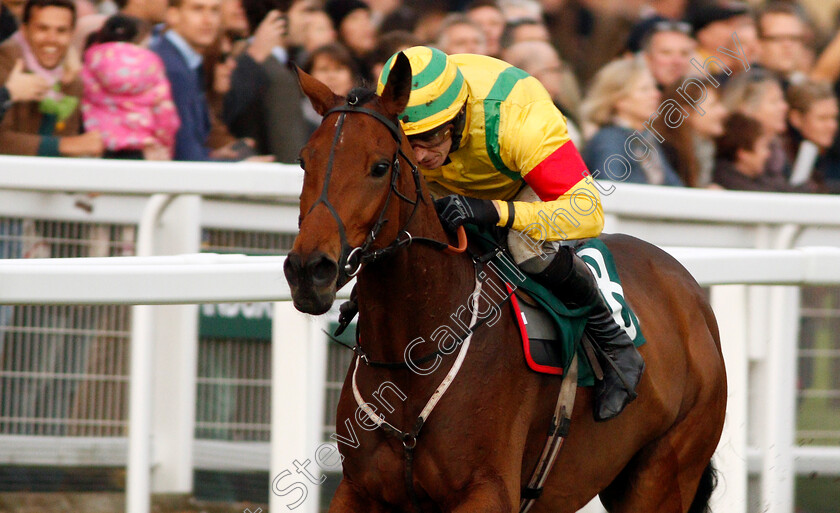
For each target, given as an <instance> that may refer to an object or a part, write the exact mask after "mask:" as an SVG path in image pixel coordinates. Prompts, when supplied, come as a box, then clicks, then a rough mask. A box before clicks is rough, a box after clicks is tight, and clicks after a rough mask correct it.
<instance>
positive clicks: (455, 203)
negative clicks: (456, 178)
mask: <svg viewBox="0 0 840 513" xmlns="http://www.w3.org/2000/svg"><path fill="white" fill-rule="evenodd" d="M435 210H437V213H438V217H440V221H441V222H442V223H443V227H444V228H446V229H447V230H448V231H450V232H454V231H456V230H457V229H458V227H459V226H461V225H462V224H466V223H470V224H474V225H476V226H481V227H492V226H496V223H498V222H499V212H498V211H497V210H496V207H495V205H493V201H492V200H483V199H476V198H467V197H466V196H461V195H460V194H452V195H450V196H446V197H445V198H440V199H438V200H435Z"/></svg>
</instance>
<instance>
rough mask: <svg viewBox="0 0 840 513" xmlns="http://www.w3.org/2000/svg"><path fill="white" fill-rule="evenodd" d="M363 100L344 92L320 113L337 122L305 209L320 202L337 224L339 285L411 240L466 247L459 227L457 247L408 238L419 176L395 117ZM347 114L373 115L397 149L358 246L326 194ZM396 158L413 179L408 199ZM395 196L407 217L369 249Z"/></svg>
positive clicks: (420, 200) (420, 198)
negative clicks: (318, 183) (314, 195)
mask: <svg viewBox="0 0 840 513" xmlns="http://www.w3.org/2000/svg"><path fill="white" fill-rule="evenodd" d="M363 104H364V102H360V99H359V97H358V96H357V95H356V94H354V93H353V92H351V93H350V94H348V95H347V103H346V104H344V105H339V106H337V107H333V108H331V109H330V110H328V111H327V112H325V113H324V119H326V118H327V116H329V115H330V114H333V113H336V112H338V113H339V118H338V124H337V127H336V130H335V135H334V136H333V142H332V146H331V147H330V155H329V160H328V161H327V172H326V176H325V177H324V187H323V188H322V189H321V195H320V196H319V197H318V199H317V200H316V201H315V203H313V204H312V206H311V207H310V208H309V211H308V212H307V214H309V212H312V210H313V209H315V207H317V206H318V205H320V204H322V203H323V205H324V206H325V207H326V208H327V210H329V212H330V214H331V215H332V216H333V218H334V219H335V222H336V224H337V225H338V234H339V237H340V238H341V256H340V258H339V261H338V270H339V273H340V275H342V277H343V279H342V280H339V283H340V284H343V283H346V282H347V281H349V280H350V278H353V277H355V276H356V275H357V274H359V272H360V271H361V269H362V267H363V266H364V265H365V264H368V263H371V262H374V261H376V260H378V259H380V258H382V257H384V256H386V255H390V254H392V253H394V252H396V251H397V250H398V249H400V248H403V247H406V246H409V245H410V244H411V243H412V242H422V243H425V244H428V245H430V246H432V247H433V248H435V249H438V250H441V251H447V252H451V253H461V252H463V251H464V250H465V249H466V236H465V234H464V232H463V229H461V230H459V232H458V247H457V248H455V247H453V246H450V245H449V244H448V243H446V242H441V241H437V240H434V239H427V238H425V237H412V236H411V234H410V233H409V232H408V230H407V229H406V228H407V227H408V225H409V224H411V221H412V219H413V218H414V215H415V213H416V212H417V209H418V207H419V206H420V203H426V198H425V197H423V189H422V186H421V179H420V171H419V170H418V169H417V165H416V164H414V163H413V162H412V161H411V159H410V158H409V157H408V155H406V154H405V152H404V151H403V149H402V144H401V143H402V130H401V129H400V127H399V125H398V124H397V122H396V121H395V120H391V119H389V118H387V117H386V116H384V115H383V114H381V113H379V112H377V111H375V110H373V109H368V108H365V107H363V106H362V105H363ZM348 113H358V114H365V115H368V116H371V117H373V118H374V119H376V120H377V121H379V122H380V123H382V124H383V125H385V127H386V128H387V129H388V131H389V132H390V133H391V135H392V136H393V138H394V141H395V142H396V144H397V149H396V151H394V155H393V157H392V158H391V160H390V165H389V169H390V171H391V180H390V186H389V189H388V196H387V197H386V198H385V204H384V205H383V206H382V210H380V211H379V216H378V217H377V220H376V223H374V225H373V227H372V228H371V229H370V232H369V233H368V235H367V237H365V240H364V242H363V243H362V245H361V246H358V247H355V248H354V247H352V246H350V243H349V242H348V240H347V231H346V229H345V227H344V221H342V220H341V217H340V216H339V215H338V212H337V211H336V209H335V207H334V206H333V204H332V203H330V200H329V198H328V197H327V195H328V192H329V191H328V188H329V184H330V179H331V178H332V172H333V164H334V162H335V149H336V146H337V145H338V141H339V139H340V137H341V131H342V129H343V128H344V120H345V118H346V116H347V114H348ZM400 157H402V159H403V160H404V161H405V162H407V163H408V164H409V166H411V175H412V177H413V178H414V194H415V197H414V199H413V200H412V199H411V198H409V197H407V196H406V195H404V194H403V193H401V192H400V191H399V190H398V189H397V182H398V180H399V177H400ZM393 195H396V196H397V197H398V198H399V199H400V200H402V201H405V202H406V203H408V204H410V205H412V207H413V208H412V209H411V213H410V214H409V216H408V219H407V220H406V221H405V224H403V226H402V227H401V228H400V230H399V231H398V232H397V236H396V237H395V238H394V240H393V241H392V242H391V243H390V244H388V245H387V246H385V247H384V248H381V249H371V247H372V246H373V244H374V242H375V241H376V237H377V236H378V235H379V232H380V231H381V230H382V228H383V227H384V226H385V224H386V223H387V222H388V219H385V212H386V211H387V210H388V206H389V205H390V202H391V197H392V196H393Z"/></svg>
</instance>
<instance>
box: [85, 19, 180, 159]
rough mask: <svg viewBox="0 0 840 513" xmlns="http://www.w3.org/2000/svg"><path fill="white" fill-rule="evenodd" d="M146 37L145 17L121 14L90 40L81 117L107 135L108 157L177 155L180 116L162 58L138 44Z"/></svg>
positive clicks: (105, 136) (166, 157)
mask: <svg viewBox="0 0 840 513" xmlns="http://www.w3.org/2000/svg"><path fill="white" fill-rule="evenodd" d="M147 35H148V30H144V26H143V24H142V21H140V20H138V19H136V18H132V17H129V16H125V15H119V14H118V15H115V16H112V17H111V18H109V19H108V20H107V21H106V22H105V25H104V26H103V27H102V29H101V30H100V31H99V32H95V33H94V34H92V35H91V37H90V39H89V40H88V49H87V50H86V51H85V57H84V66H83V68H82V82H83V83H84V95H83V97H82V116H83V119H84V124H85V128H86V129H87V130H98V131H99V132H100V133H101V134H102V139H103V141H104V143H105V148H106V152H105V155H104V156H105V157H106V158H124V159H147V160H169V159H171V158H172V154H173V151H174V146H175V133H176V132H177V131H178V127H179V126H180V120H179V119H178V112H177V110H176V109H175V105H174V104H173V103H172V93H171V90H170V85H169V81H168V80H167V78H166V73H165V72H164V67H163V62H162V61H161V60H160V58H159V57H158V56H157V55H156V54H155V53H154V52H152V51H150V50H148V49H146V48H143V47H142V46H139V45H138V44H137V43H139V42H140V41H141V40H142V39H144V38H145V37H147Z"/></svg>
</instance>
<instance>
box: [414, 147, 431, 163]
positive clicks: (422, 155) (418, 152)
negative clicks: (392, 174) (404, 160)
mask: <svg viewBox="0 0 840 513" xmlns="http://www.w3.org/2000/svg"><path fill="white" fill-rule="evenodd" d="M412 149H413V150H414V156H415V158H417V162H418V163H420V164H423V162H425V161H428V160H429V157H430V156H432V152H431V151H429V150H428V149H426V148H423V147H420V146H413V147H412Z"/></svg>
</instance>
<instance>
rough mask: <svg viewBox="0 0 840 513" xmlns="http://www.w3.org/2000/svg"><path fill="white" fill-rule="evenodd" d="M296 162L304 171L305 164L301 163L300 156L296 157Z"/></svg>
mask: <svg viewBox="0 0 840 513" xmlns="http://www.w3.org/2000/svg"><path fill="white" fill-rule="evenodd" d="M297 163H298V165H299V166H300V168H301V169H303V170H304V171H306V166H305V165H303V159H302V158H298V159H297Z"/></svg>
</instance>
